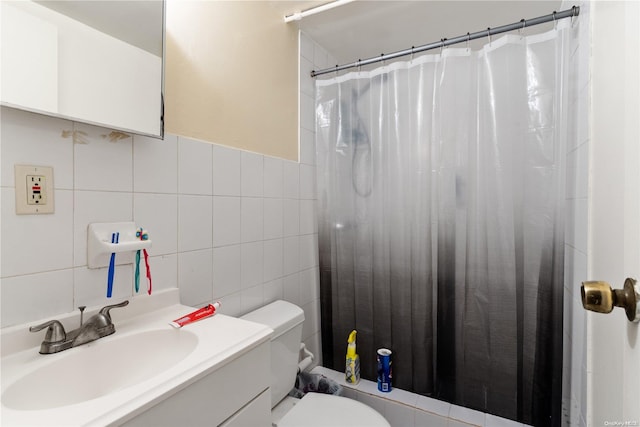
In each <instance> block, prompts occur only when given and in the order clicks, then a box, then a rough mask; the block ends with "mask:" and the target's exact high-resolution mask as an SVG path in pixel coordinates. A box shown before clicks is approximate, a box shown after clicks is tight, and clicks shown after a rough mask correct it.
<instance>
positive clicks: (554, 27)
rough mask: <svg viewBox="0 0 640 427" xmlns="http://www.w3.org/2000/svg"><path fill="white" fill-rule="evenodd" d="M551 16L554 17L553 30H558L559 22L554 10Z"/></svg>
mask: <svg viewBox="0 0 640 427" xmlns="http://www.w3.org/2000/svg"><path fill="white" fill-rule="evenodd" d="M551 15H552V16H553V29H554V30H555V29H557V28H558V21H556V11H555V10H554V11H553V13H552V14H551Z"/></svg>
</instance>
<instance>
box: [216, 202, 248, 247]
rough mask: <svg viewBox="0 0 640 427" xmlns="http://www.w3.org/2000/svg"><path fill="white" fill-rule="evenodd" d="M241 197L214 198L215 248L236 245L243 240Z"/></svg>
mask: <svg viewBox="0 0 640 427" xmlns="http://www.w3.org/2000/svg"><path fill="white" fill-rule="evenodd" d="M241 205H242V200H241V198H240V197H226V196H214V197H213V218H212V220H213V224H212V227H213V246H214V247H219V246H225V245H235V244H238V243H240V242H241V241H242V239H241V216H240V212H241Z"/></svg>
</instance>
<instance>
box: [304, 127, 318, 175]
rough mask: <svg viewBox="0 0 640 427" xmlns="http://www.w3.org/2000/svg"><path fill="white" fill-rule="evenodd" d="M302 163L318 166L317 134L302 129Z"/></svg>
mask: <svg viewBox="0 0 640 427" xmlns="http://www.w3.org/2000/svg"><path fill="white" fill-rule="evenodd" d="M300 163H304V164H307V165H313V166H315V165H316V143H315V133H314V132H313V131H312V130H309V129H303V128H301V129H300Z"/></svg>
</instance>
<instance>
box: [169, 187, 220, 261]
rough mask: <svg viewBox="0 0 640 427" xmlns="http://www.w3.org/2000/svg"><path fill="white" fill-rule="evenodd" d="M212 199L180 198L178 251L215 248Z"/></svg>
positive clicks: (202, 197) (186, 196)
mask: <svg viewBox="0 0 640 427" xmlns="http://www.w3.org/2000/svg"><path fill="white" fill-rule="evenodd" d="M212 201H213V199H212V197H210V196H190V195H180V196H179V197H178V251H179V252H184V251H193V250H199V249H208V248H211V247H212V246H213V241H212V221H211V220H210V218H211V217H212V215H213V206H212Z"/></svg>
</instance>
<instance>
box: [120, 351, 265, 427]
mask: <svg viewBox="0 0 640 427" xmlns="http://www.w3.org/2000/svg"><path fill="white" fill-rule="evenodd" d="M269 346H270V342H269V341H267V342H264V343H262V344H260V345H259V346H258V347H255V348H253V349H251V350H249V351H247V352H246V353H245V354H243V355H241V356H239V357H237V358H236V359H234V360H230V361H229V362H228V363H226V364H225V365H224V366H221V367H217V369H215V370H213V371H212V372H205V373H203V376H202V377H201V378H199V379H197V380H195V381H194V382H192V383H190V384H185V385H184V386H185V387H184V388H183V389H182V390H180V391H177V392H176V393H175V394H173V395H171V396H169V397H167V398H166V399H164V400H162V401H160V402H158V403H157V404H156V405H155V406H153V407H152V408H150V409H148V410H147V411H146V412H144V413H142V414H140V415H138V416H136V417H135V418H133V419H131V420H129V421H127V422H126V423H124V424H122V425H124V426H128V427H130V426H131V427H133V426H140V427H148V426H171V427H174V426H225V427H240V426H244V427H246V426H252V427H253V426H255V427H260V426H264V427H270V426H271V394H270V390H269V382H270V376H271V371H270V367H271V362H270V356H269V355H270V351H269Z"/></svg>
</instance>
